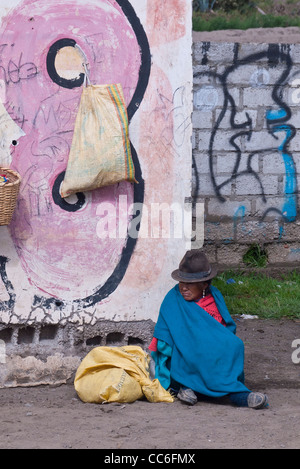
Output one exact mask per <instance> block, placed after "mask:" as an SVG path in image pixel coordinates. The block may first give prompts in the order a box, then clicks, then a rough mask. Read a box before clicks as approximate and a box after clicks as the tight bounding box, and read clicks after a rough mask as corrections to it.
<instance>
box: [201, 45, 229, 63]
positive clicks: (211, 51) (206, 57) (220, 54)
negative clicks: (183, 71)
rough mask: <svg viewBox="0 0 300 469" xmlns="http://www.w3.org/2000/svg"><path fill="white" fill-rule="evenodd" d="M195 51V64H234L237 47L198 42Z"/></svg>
mask: <svg viewBox="0 0 300 469" xmlns="http://www.w3.org/2000/svg"><path fill="white" fill-rule="evenodd" d="M193 51H194V63H195V64H203V65H212V64H216V63H228V64H232V62H233V60H234V53H235V45H234V44H233V43H216V42H197V43H194V46H193Z"/></svg>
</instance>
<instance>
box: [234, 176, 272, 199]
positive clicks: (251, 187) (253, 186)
mask: <svg viewBox="0 0 300 469" xmlns="http://www.w3.org/2000/svg"><path fill="white" fill-rule="evenodd" d="M260 182H261V183H262V187H263V192H264V194H265V195H266V196H267V195H276V194H277V193H278V176H272V175H271V176H269V175H268V176H261V177H260ZM261 194H262V188H261V185H260V183H259V181H258V180H257V179H256V178H255V176H254V175H252V174H247V175H242V176H239V177H238V178H237V179H236V195H258V196H259V195H261Z"/></svg>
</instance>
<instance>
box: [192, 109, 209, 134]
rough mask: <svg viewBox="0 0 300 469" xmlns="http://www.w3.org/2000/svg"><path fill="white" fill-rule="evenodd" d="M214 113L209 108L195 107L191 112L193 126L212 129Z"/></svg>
mask: <svg viewBox="0 0 300 469" xmlns="http://www.w3.org/2000/svg"><path fill="white" fill-rule="evenodd" d="M213 120H214V114H213V112H212V111H211V110H209V109H205V108H203V109H201V110H198V109H195V110H194V111H193V114H192V123H193V128H197V129H212V128H213V125H214V123H213Z"/></svg>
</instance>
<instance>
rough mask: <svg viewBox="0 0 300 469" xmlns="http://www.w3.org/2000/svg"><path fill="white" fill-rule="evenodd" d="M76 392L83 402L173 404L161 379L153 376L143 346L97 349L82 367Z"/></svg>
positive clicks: (75, 383) (83, 362)
mask: <svg viewBox="0 0 300 469" xmlns="http://www.w3.org/2000/svg"><path fill="white" fill-rule="evenodd" d="M74 386H75V390H76V392H77V394H78V397H79V398H80V399H81V400H82V401H83V402H92V403H106V402H134V401H136V400H138V399H141V398H142V397H144V396H145V397H146V399H147V400H148V401H149V402H173V397H172V396H171V394H170V393H169V392H168V391H166V390H165V389H164V388H163V387H162V386H161V384H160V382H159V381H158V380H157V379H154V380H151V379H150V377H149V356H148V355H147V354H146V352H144V351H143V350H142V348H141V347H138V346H134V345H127V346H124V347H96V348H94V349H93V350H91V351H90V352H89V353H88V354H87V355H86V357H85V358H84V359H83V360H82V362H81V364H80V365H79V367H78V369H77V372H76V375H75V380H74Z"/></svg>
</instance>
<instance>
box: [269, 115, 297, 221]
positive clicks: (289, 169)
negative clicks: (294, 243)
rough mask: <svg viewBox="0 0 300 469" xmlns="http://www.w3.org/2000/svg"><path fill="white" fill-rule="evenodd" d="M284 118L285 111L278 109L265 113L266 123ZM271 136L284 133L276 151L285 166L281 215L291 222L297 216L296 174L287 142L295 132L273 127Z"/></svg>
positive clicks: (285, 125) (287, 127) (286, 128)
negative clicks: (283, 199)
mask: <svg viewBox="0 0 300 469" xmlns="http://www.w3.org/2000/svg"><path fill="white" fill-rule="evenodd" d="M285 117H286V110H285V109H279V110H278V111H275V110H270V111H267V113H266V119H267V120H268V121H271V122H272V121H278V120H279V119H284V118H285ZM270 132H271V133H272V134H275V133H277V132H285V134H286V135H285V139H284V140H283V142H282V143H281V144H280V145H279V146H278V150H279V151H280V152H281V155H282V159H283V162H284V166H285V175H286V179H285V188H284V194H285V202H284V204H283V207H282V215H283V218H284V220H285V221H287V222H293V221H295V219H296V216H297V173H296V167H295V163H294V160H293V156H292V155H291V154H290V153H289V152H288V150H287V147H288V143H289V141H290V140H291V139H292V138H293V137H294V135H295V130H294V128H293V127H292V126H290V125H288V124H283V125H275V126H273V127H272V128H271V129H270Z"/></svg>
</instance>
